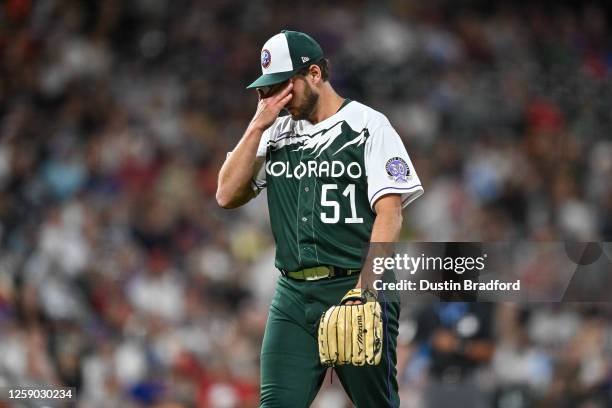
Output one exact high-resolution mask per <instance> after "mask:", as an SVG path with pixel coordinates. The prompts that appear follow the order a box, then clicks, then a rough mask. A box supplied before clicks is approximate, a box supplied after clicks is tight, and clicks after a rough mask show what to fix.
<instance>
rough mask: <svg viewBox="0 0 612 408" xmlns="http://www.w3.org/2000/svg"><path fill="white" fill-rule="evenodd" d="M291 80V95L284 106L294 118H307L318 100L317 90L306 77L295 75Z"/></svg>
mask: <svg viewBox="0 0 612 408" xmlns="http://www.w3.org/2000/svg"><path fill="white" fill-rule="evenodd" d="M291 81H293V90H292V91H291V92H292V93H293V97H292V98H291V100H290V101H289V103H288V104H287V106H285V109H287V111H289V113H290V114H291V117H292V118H293V119H294V120H304V119H306V120H308V119H310V118H311V117H312V114H313V112H314V110H315V108H316V106H317V101H318V100H319V94H318V92H317V91H316V90H315V89H314V88H313V87H312V86H311V85H310V84H309V83H308V81H307V80H306V78H305V77H304V76H301V75H297V76H295V77H293V78H292V79H291Z"/></svg>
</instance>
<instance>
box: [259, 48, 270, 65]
mask: <svg viewBox="0 0 612 408" xmlns="http://www.w3.org/2000/svg"><path fill="white" fill-rule="evenodd" d="M270 62H272V55H271V54H270V51H268V50H266V49H264V50H261V66H262V67H264V68H268V67H269V66H270Z"/></svg>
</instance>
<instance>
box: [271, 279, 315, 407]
mask: <svg viewBox="0 0 612 408" xmlns="http://www.w3.org/2000/svg"><path fill="white" fill-rule="evenodd" d="M305 315H306V313H305V304H304V296H303V293H302V291H301V287H300V285H298V284H296V283H294V282H291V281H289V280H288V279H287V278H282V277H281V278H280V279H279V282H278V285H277V288H276V293H275V294H274V298H273V300H272V304H271V305H270V312H269V315H268V321H267V323H266V331H265V334H264V339H263V345H262V350H261V408H287V407H291V408H294V407H295V408H302V407H304V408H307V407H309V406H310V404H311V403H312V401H313V400H314V398H315V396H316V394H317V392H318V391H319V388H320V387H321V383H322V381H323V378H324V374H325V368H324V367H323V366H321V364H320V363H319V351H318V344H317V340H316V337H315V333H316V332H314V331H313V329H312V324H311V323H309V322H307V321H306V317H305Z"/></svg>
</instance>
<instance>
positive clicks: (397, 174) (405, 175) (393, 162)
mask: <svg viewBox="0 0 612 408" xmlns="http://www.w3.org/2000/svg"><path fill="white" fill-rule="evenodd" d="M385 170H386V171H387V174H388V175H389V178H392V179H393V181H395V182H397V183H406V182H407V181H408V179H409V178H410V167H408V163H406V161H405V160H404V159H402V158H401V157H392V158H390V159H389V160H387V164H386V165H385Z"/></svg>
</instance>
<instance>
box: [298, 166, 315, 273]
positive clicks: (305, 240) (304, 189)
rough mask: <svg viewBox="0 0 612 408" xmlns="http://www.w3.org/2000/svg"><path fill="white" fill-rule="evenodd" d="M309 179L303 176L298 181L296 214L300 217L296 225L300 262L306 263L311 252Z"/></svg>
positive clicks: (311, 198) (311, 254)
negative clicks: (298, 192) (298, 191)
mask: <svg viewBox="0 0 612 408" xmlns="http://www.w3.org/2000/svg"><path fill="white" fill-rule="evenodd" d="M309 184H310V178H309V177H308V176H307V175H305V176H304V177H302V178H301V179H300V186H299V190H300V192H301V193H300V196H299V202H298V214H299V217H300V220H301V222H300V224H299V225H298V231H299V232H298V235H299V243H298V245H299V246H300V249H301V252H302V253H301V254H300V255H301V260H302V262H304V261H306V260H307V259H309V258H312V256H313V254H314V253H313V251H312V247H311V245H312V244H311V243H310V242H309V241H310V239H311V238H312V226H311V221H312V218H311V217H312V200H313V197H312V194H311V193H310V185H309Z"/></svg>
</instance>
